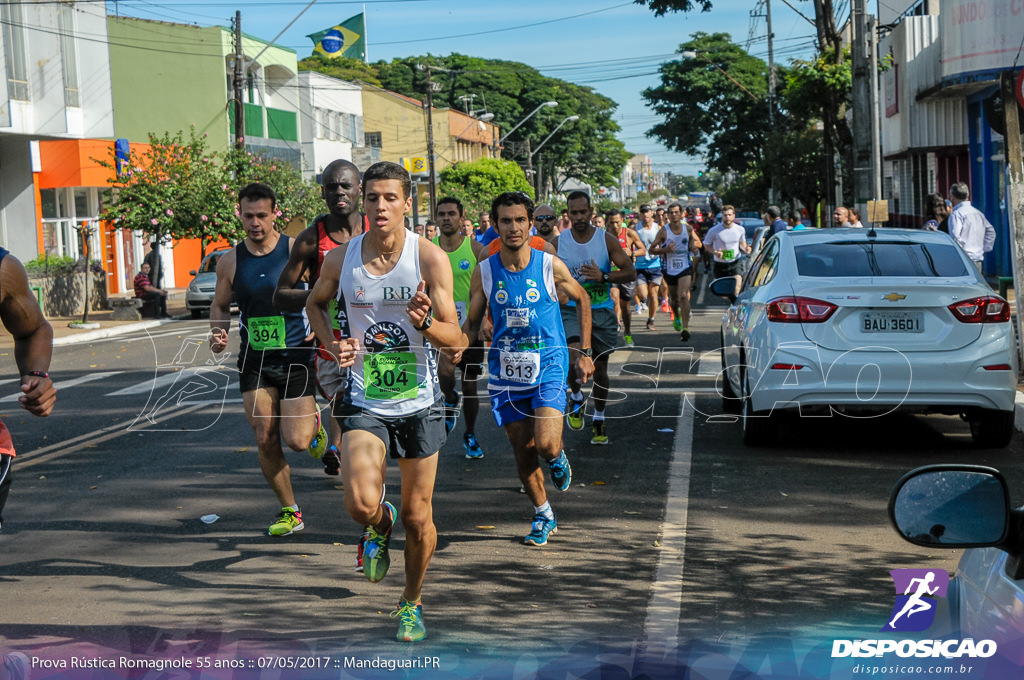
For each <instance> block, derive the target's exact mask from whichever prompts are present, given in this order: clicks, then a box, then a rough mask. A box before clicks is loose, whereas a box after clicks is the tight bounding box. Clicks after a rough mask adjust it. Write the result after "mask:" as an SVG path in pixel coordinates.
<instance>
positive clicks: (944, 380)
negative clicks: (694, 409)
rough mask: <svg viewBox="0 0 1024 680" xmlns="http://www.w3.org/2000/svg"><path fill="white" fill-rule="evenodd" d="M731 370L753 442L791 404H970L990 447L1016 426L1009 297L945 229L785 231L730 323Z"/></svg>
mask: <svg viewBox="0 0 1024 680" xmlns="http://www.w3.org/2000/svg"><path fill="white" fill-rule="evenodd" d="M733 285H734V279H732V278H728V279H719V280H717V281H715V282H713V283H712V288H711V289H712V291H713V292H714V293H716V294H719V295H726V296H728V295H729V294H731V293H732V292H733V290H734V289H733ZM722 366H723V371H722V375H721V380H722V383H721V386H720V389H721V392H722V396H723V404H724V406H725V409H726V410H727V411H729V412H733V413H740V414H742V417H741V421H742V424H743V438H744V441H745V442H746V443H747V444H749V445H753V446H758V445H765V444H770V443H772V442H774V441H775V439H776V436H777V434H778V423H779V419H780V418H781V417H784V416H785V414H786V413H797V414H804V415H820V414H822V413H829V412H831V413H833V414H835V413H842V414H845V415H848V416H851V417H864V418H870V417H872V416H877V415H881V414H886V413H891V412H894V411H897V410H899V411H910V412H921V413H946V414H961V415H963V417H964V418H965V419H966V420H967V421H968V422H969V423H970V427H971V435H972V437H973V439H974V442H975V444H977V445H979V446H983V447H1002V446H1006V445H1007V444H1008V443H1009V441H1010V438H1011V437H1012V435H1013V431H1014V425H1013V404H1014V395H1015V392H1016V387H1017V354H1016V350H1015V345H1014V334H1013V330H1012V328H1011V324H1010V306H1009V304H1008V303H1007V302H1006V300H1004V299H1003V298H1001V297H999V296H998V295H996V294H994V293H993V292H992V290H991V288H989V286H988V285H987V284H986V283H985V281H984V280H983V279H982V278H981V276H980V275H979V274H978V272H977V270H976V269H975V268H974V266H973V264H971V262H970V260H969V259H968V258H967V256H966V255H965V254H964V252H963V250H962V249H961V248H960V247H959V246H958V245H957V244H956V243H955V242H954V241H953V240H952V239H951V238H950V237H949V235H948V234H945V233H943V232H929V231H917V230H907V229H878V230H872V229H813V230H811V229H809V230H801V231H787V232H782V233H779V234H776V235H775V236H774V237H772V238H771V239H769V240H768V242H767V243H766V244H765V246H764V248H763V249H762V251H761V253H760V254H759V255H758V256H757V258H756V259H755V260H754V261H753V262H752V264H751V266H750V267H749V269H748V270H747V272H746V274H745V275H744V278H743V285H742V288H741V291H740V293H739V295H738V296H737V297H736V300H735V302H733V303H732V304H731V305H730V307H729V309H728V311H727V312H726V314H725V317H724V318H723V320H722ZM869 423H870V421H867V423H866V424H869Z"/></svg>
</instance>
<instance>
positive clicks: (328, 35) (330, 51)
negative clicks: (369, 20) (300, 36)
mask: <svg viewBox="0 0 1024 680" xmlns="http://www.w3.org/2000/svg"><path fill="white" fill-rule="evenodd" d="M306 37H307V38H309V39H310V40H312V41H313V44H314V45H315V46H316V47H314V48H313V51H314V52H319V53H320V54H322V55H324V56H325V57H332V58H333V57H347V58H349V59H359V60H360V61H363V62H365V61H366V22H365V20H364V18H363V14H362V13H359V14H357V15H355V16H354V17H351V18H349V19H346V20H345V21H343V22H341V23H340V24H338V25H337V26H333V27H331V28H328V29H325V30H323V31H319V32H317V33H312V34H310V35H307V36H306Z"/></svg>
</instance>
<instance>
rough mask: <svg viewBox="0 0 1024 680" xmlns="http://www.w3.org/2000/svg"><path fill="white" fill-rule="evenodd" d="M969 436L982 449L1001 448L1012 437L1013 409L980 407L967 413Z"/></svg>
mask: <svg viewBox="0 0 1024 680" xmlns="http://www.w3.org/2000/svg"><path fill="white" fill-rule="evenodd" d="M967 419H968V422H970V424H971V438H972V439H973V440H974V443H975V444H976V445H977V446H979V447H981V448H983V449H1001V448H1003V447H1005V446H1007V445H1008V444H1009V443H1010V440H1011V439H1012V438H1013V430H1014V423H1013V411H995V410H992V409H981V410H979V411H976V412H974V413H972V414H969V415H968V418H967Z"/></svg>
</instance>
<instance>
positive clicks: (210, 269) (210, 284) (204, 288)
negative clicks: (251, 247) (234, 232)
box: [185, 248, 234, 319]
mask: <svg viewBox="0 0 1024 680" xmlns="http://www.w3.org/2000/svg"><path fill="white" fill-rule="evenodd" d="M230 250H231V249H230V248H222V249H220V250H215V251H213V252H212V253H207V254H206V257H204V258H203V261H202V263H201V264H200V265H199V269H198V270H195V269H193V270H192V271H190V272H189V274H191V275H192V276H193V279H192V282H191V283H189V284H188V290H186V291H185V307H186V309H188V311H190V312H191V313H192V318H193V319H198V318H200V317H201V316H202V315H203V312H206V313H207V314H209V312H210V305H211V304H212V303H213V293H214V291H215V290H216V288H217V262H218V261H219V260H220V258H221V256H223V255H224V253H227V252H230ZM233 303H234V301H232V304H233Z"/></svg>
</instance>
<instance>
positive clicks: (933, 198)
mask: <svg viewBox="0 0 1024 680" xmlns="http://www.w3.org/2000/svg"><path fill="white" fill-rule="evenodd" d="M924 211H925V214H926V215H927V216H928V221H927V222H925V223H924V224H922V225H921V228H922V229H924V230H926V231H946V232H948V231H949V225H948V224H946V228H945V229H943V228H942V224H943V223H944V222H946V220H947V219H948V218H949V208H948V207H947V206H946V199H944V198H943V197H942V194H928V200H927V202H926V203H925V206H924Z"/></svg>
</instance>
